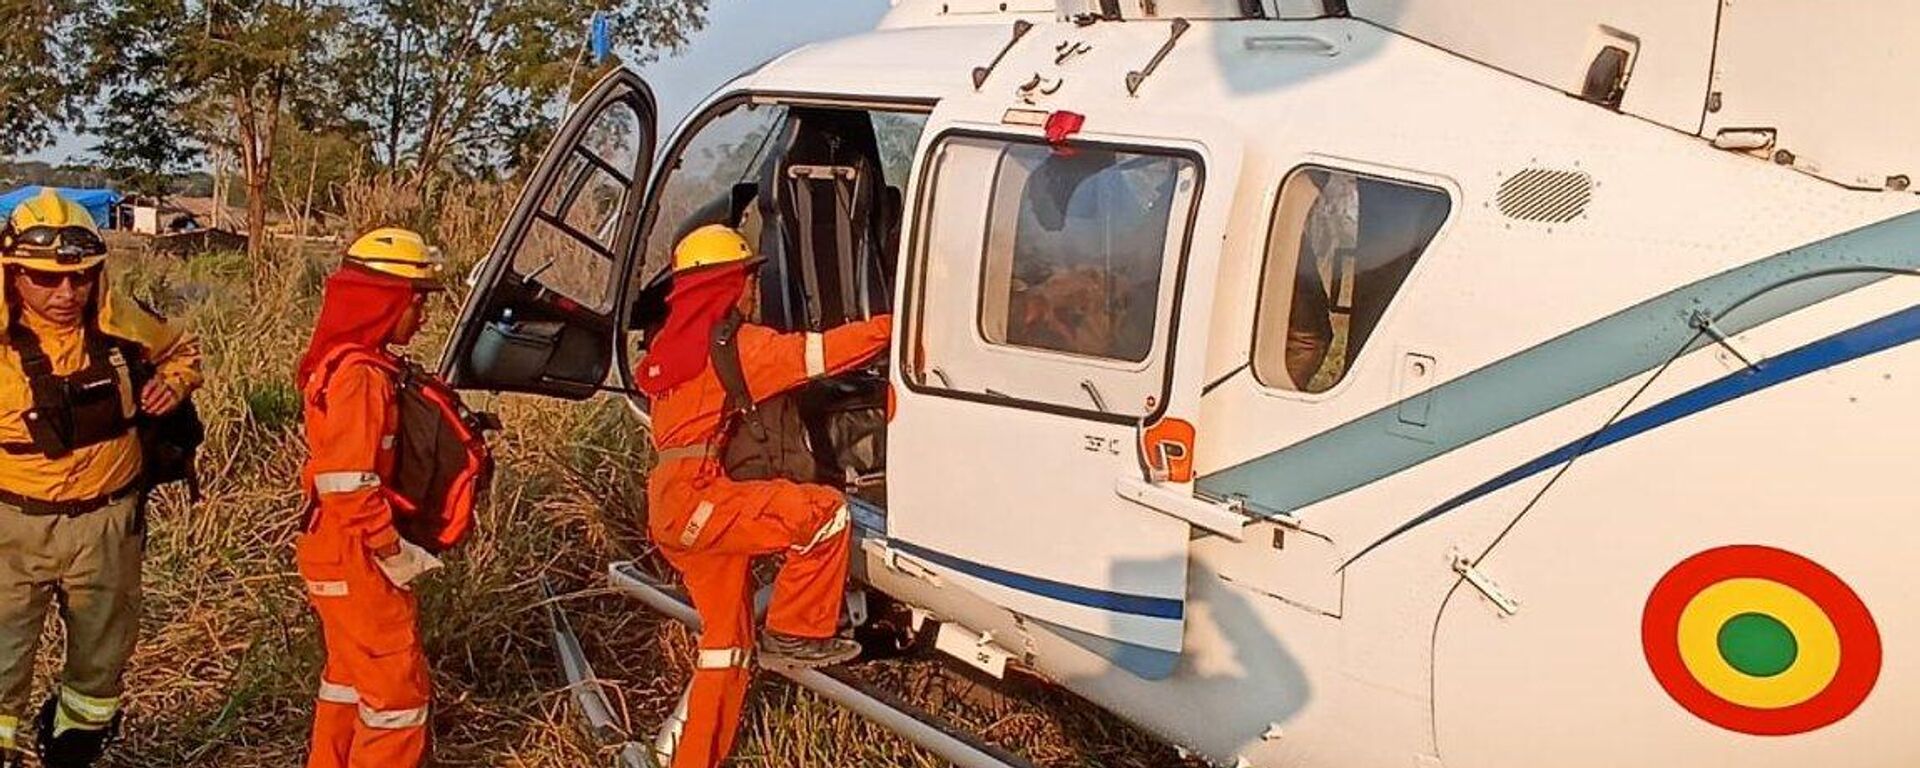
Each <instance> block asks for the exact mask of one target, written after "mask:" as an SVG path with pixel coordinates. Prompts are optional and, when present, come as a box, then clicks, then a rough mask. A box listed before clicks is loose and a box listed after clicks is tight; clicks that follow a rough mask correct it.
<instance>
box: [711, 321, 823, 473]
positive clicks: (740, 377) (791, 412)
mask: <svg viewBox="0 0 1920 768" xmlns="http://www.w3.org/2000/svg"><path fill="white" fill-rule="evenodd" d="M740 323H741V319H740V313H738V312H730V313H728V314H727V318H726V319H725V320H724V321H722V322H720V323H717V324H715V325H714V327H713V336H712V338H711V339H710V343H709V346H708V350H707V354H708V359H709V360H710V361H712V363H713V374H714V376H715V377H716V378H718V379H719V380H720V388H721V389H723V390H725V391H726V393H727V399H726V404H725V405H724V406H722V407H721V420H722V427H721V429H720V434H721V435H723V436H724V437H723V439H724V442H722V443H721V447H720V466H721V468H722V469H723V470H724V471H725V472H726V474H727V477H728V478H729V479H732V480H771V479H775V478H780V479H785V480H792V481H794V482H796V483H814V482H819V480H820V465H819V462H818V461H817V460H816V459H815V458H814V455H813V447H812V446H811V445H809V444H808V442H807V425H806V421H805V420H804V419H802V418H801V416H800V405H799V402H798V396H797V393H795V392H782V393H780V394H778V395H775V396H773V397H771V398H768V399H767V400H766V401H765V402H762V403H759V404H757V405H756V404H755V403H754V402H753V395H752V394H750V392H749V390H748V389H747V377H746V373H745V370H744V369H743V368H742V367H741V365H740V346H739V345H738V344H735V343H734V341H735V339H736V337H737V336H738V334H739V331H740Z"/></svg>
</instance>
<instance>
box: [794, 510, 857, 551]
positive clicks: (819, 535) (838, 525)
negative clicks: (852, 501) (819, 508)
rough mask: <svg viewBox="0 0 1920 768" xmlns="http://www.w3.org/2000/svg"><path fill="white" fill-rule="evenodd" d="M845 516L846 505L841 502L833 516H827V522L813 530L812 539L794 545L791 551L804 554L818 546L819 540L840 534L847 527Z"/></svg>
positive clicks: (846, 515)
mask: <svg viewBox="0 0 1920 768" xmlns="http://www.w3.org/2000/svg"><path fill="white" fill-rule="evenodd" d="M847 517H848V512H847V505H845V504H842V505H840V508H839V509H836V510H834V511H833V517H831V518H828V519H827V522H826V523H825V524H823V525H821V526H820V530H817V531H814V532H813V538H812V539H810V540H808V541H807V543H805V544H799V545H795V546H794V547H793V551H795V552H798V553H800V554H803V555H804V554H806V553H807V552H808V551H809V550H811V549H813V548H814V547H817V546H820V542H823V541H826V540H827V539H831V538H833V537H835V536H838V535H840V532H841V531H844V530H846V529H847Z"/></svg>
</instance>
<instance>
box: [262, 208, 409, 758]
mask: <svg viewBox="0 0 1920 768" xmlns="http://www.w3.org/2000/svg"><path fill="white" fill-rule="evenodd" d="M439 268H440V265H439V263H438V262H437V261H436V260H435V258H434V257H433V255H432V252H431V250H430V249H429V248H428V247H427V244H426V242H425V241H424V240H422V239H421V237H420V236H419V235H418V234H415V233H413V232H409V231H406V230H402V229H392V228H387V229H377V230H374V231H372V232H370V233H368V234H366V235H365V236H362V237H361V238H359V239H358V240H356V241H355V242H354V243H353V244H352V245H351V246H349V247H348V249H347V254H346V257H345V259H343V261H342V264H341V267H340V269H339V270H338V271H337V272H335V273H334V274H333V276H332V277H330V278H328V280H327V286H326V296H325V299H324V300H323V302H322V304H321V309H320V318H319V321H318V323H317V324H316V326H315V328H314V333H313V341H312V343H311V344H310V345H309V346H308V348H307V353H306V356H305V357H303V358H302V359H301V361H300V369H299V371H298V378H299V383H300V389H301V392H302V393H303V396H304V403H305V409H306V427H307V445H308V449H309V451H310V456H309V458H308V459H307V464H306V468H305V471H304V472H303V480H304V481H305V483H306V488H307V489H308V492H309V493H310V494H312V498H313V499H314V502H313V504H312V506H311V510H310V512H309V516H308V519H307V526H306V530H305V532H304V533H302V534H301V535H300V537H299V539H298V541H297V543H296V549H295V555H294V556H295V560H296V561H297V562H298V565H299V569H300V576H301V578H302V579H303V580H304V581H305V582H306V591H307V600H308V601H309V602H311V603H312V604H313V609H314V612H315V613H318V614H319V616H320V629H321V633H322V635H323V638H324V640H325V644H326V651H327V660H326V666H325V668H324V669H322V671H321V673H320V686H319V697H318V698H319V701H318V703H317V704H316V705H315V708H314V715H313V744H312V747H311V749H310V751H309V753H308V756H307V766H308V768H335V767H336V766H353V767H354V768H374V767H375V766H379V768H410V767H411V766H419V765H423V764H424V763H425V762H426V758H427V750H428V735H427V700H428V697H429V691H428V682H427V659H426V653H425V651H424V650H423V649H422V648H421V645H420V631H419V626H418V619H417V616H416V611H417V605H416V603H415V598H414V593H413V591H412V589H411V585H412V583H413V581H414V580H415V579H416V578H418V577H419V576H420V575H421V574H423V573H426V572H427V571H429V570H432V569H434V568H436V567H438V566H439V565H440V561H439V560H438V559H436V558H435V557H434V556H433V555H432V554H431V553H429V552H427V551H426V550H425V549H423V548H421V547H419V546H418V545H415V544H413V543H412V542H409V541H407V540H405V539H403V538H401V537H400V535H399V533H398V531H397V530H396V529H395V527H394V522H395V521H394V517H393V511H394V508H393V506H392V502H390V500H389V497H388V495H387V490H386V489H385V488H384V487H383V485H384V483H383V481H385V480H387V479H389V478H390V477H391V474H392V472H393V468H394V461H395V458H394V457H395V454H394V450H393V448H394V444H395V436H396V430H397V429H398V422H399V413H398V411H397V408H396V404H395V402H396V401H395V382H394V381H393V380H392V377H391V374H389V373H387V372H386V371H384V370H380V369H378V368H376V367H374V366H373V365H371V364H366V363H359V364H355V363H352V362H348V363H344V364H341V365H339V366H338V367H334V368H331V369H328V370H320V367H321V364H322V361H325V360H328V359H330V358H335V357H337V356H338V354H339V353H340V352H341V349H340V348H341V347H342V346H346V345H351V346H355V347H359V348H361V349H363V350H365V351H367V352H370V353H373V354H378V355H391V354H392V353H391V352H389V351H388V350H387V348H388V347H389V346H401V345H405V344H406V343H407V342H408V341H409V340H411V339H412V338H413V335H414V333H415V332H417V331H418V330H419V329H420V325H421V322H422V319H423V314H424V310H425V306H426V299H427V298H428V297H429V296H430V295H431V294H432V293H433V292H435V291H438V290H440V284H439V281H438V272H439ZM350 359H351V358H349V360H350Z"/></svg>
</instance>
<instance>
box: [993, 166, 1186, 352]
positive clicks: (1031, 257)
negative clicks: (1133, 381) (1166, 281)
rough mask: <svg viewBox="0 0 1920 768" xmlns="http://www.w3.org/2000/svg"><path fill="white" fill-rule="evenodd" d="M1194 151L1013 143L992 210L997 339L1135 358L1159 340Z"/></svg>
mask: <svg viewBox="0 0 1920 768" xmlns="http://www.w3.org/2000/svg"><path fill="white" fill-rule="evenodd" d="M1183 165H1190V163H1189V162H1188V161H1186V160H1183V159H1180V158H1174V157H1164V156H1154V155H1142V154H1135V153H1131V152H1121V151H1112V150H1085V151H1075V152H1071V153H1065V152H1057V151H1055V150H1054V149H1052V148H1050V147H1044V146H1036V145H1031V144H1026V145H1013V146H1010V147H1008V148H1007V151H1006V153H1005V154H1003V155H1001V156H1000V168H999V172H998V182H997V183H996V185H995V189H994V194H993V198H992V200H993V203H992V207H991V210H990V211H989V212H988V214H987V217H988V222H989V223H988V232H987V243H988V248H987V254H986V269H985V286H984V287H983V288H982V290H981V308H980V330H981V333H982V334H984V335H985V336H986V338H987V340H988V341H990V342H992V343H995V344H1007V345H1011V346H1018V347H1028V348H1031V349H1044V350H1049V351H1053V352H1064V353H1067V354H1073V355H1086V356H1088V357H1098V358H1105V359H1108V360H1122V361H1126V362H1130V363H1138V362H1141V361H1143V360H1146V359H1147V353H1148V352H1149V351H1151V350H1152V348H1153V331H1154V317H1155V315H1157V314H1158V310H1159V304H1160V293H1161V290H1162V286H1161V283H1162V280H1161V278H1162V275H1163V274H1164V273H1165V271H1166V270H1165V269H1164V268H1163V267H1164V263H1165V260H1166V255H1167V249H1166V242H1167V225H1168V215H1167V211H1168V210H1170V209H1171V207H1172V205H1173V197H1174V187H1175V185H1176V184H1177V183H1178V180H1179V178H1180V169H1181V167H1182V166H1183Z"/></svg>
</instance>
